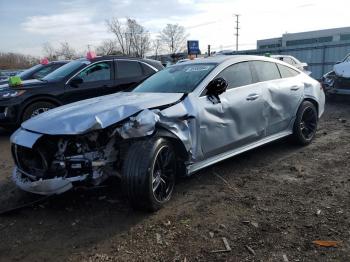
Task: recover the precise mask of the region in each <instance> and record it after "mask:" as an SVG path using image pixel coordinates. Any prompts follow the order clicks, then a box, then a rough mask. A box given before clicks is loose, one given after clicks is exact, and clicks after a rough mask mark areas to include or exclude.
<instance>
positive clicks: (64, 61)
mask: <svg viewBox="0 0 350 262" xmlns="http://www.w3.org/2000/svg"><path fill="white" fill-rule="evenodd" d="M70 61H71V60H57V61H51V62H49V64H67V63H69V62H70Z"/></svg>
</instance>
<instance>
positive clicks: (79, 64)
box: [44, 60, 90, 81]
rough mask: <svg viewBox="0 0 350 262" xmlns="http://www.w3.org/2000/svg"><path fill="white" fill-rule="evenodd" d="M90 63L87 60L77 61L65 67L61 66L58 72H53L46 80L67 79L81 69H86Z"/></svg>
mask: <svg viewBox="0 0 350 262" xmlns="http://www.w3.org/2000/svg"><path fill="white" fill-rule="evenodd" d="M89 63H90V62H88V61H85V60H75V61H71V62H69V63H68V64H65V65H64V66H61V67H60V68H58V69H57V70H55V71H53V72H51V73H50V74H48V75H47V76H45V77H44V80H48V81H50V80H60V79H62V78H65V77H67V76H69V75H70V74H72V73H74V72H76V71H78V69H80V68H84V67H85V66H86V64H89Z"/></svg>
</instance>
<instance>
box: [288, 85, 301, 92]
mask: <svg viewBox="0 0 350 262" xmlns="http://www.w3.org/2000/svg"><path fill="white" fill-rule="evenodd" d="M299 89H300V87H299V86H292V87H291V88H290V90H292V91H298V90H299Z"/></svg>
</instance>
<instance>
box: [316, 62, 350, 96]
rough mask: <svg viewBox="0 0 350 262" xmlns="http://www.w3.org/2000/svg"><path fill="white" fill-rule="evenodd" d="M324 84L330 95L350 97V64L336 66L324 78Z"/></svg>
mask: <svg viewBox="0 0 350 262" xmlns="http://www.w3.org/2000/svg"><path fill="white" fill-rule="evenodd" d="M322 83H323V86H324V88H325V91H326V93H328V94H339V95H350V63H349V62H343V63H339V64H336V65H335V66H334V68H333V71H331V72H328V73H327V74H325V75H324V76H323V77H322Z"/></svg>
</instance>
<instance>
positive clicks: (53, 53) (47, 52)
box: [43, 42, 57, 60]
mask: <svg viewBox="0 0 350 262" xmlns="http://www.w3.org/2000/svg"><path fill="white" fill-rule="evenodd" d="M43 53H44V56H45V57H47V58H48V59H49V60H57V50H55V48H54V47H53V46H52V45H51V44H50V43H49V42H46V43H44V44H43Z"/></svg>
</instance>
